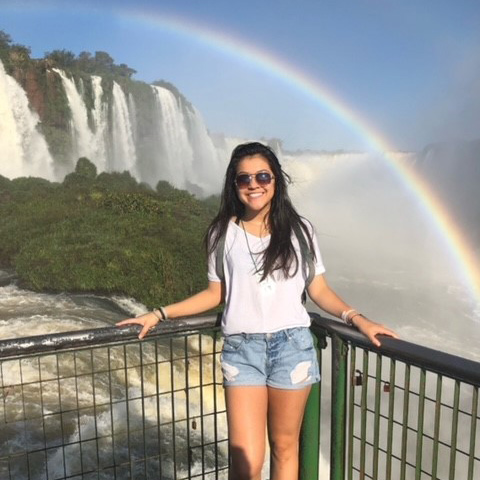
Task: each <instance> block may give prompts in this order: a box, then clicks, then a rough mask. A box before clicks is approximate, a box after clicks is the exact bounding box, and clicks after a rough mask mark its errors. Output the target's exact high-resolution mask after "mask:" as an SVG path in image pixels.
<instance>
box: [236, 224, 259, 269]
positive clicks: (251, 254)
mask: <svg viewBox="0 0 480 480" xmlns="http://www.w3.org/2000/svg"><path fill="white" fill-rule="evenodd" d="M241 222H242V229H243V234H244V235H245V241H246V242H247V248H248V253H249V254H250V258H251V259H252V262H253V265H254V267H255V275H259V276H261V271H260V269H259V268H258V266H257V262H256V261H255V257H254V256H253V253H252V250H251V249H250V242H249V241H248V236H247V231H246V230H245V225H244V224H243V220H241ZM256 255H258V254H256Z"/></svg>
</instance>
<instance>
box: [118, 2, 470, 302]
mask: <svg viewBox="0 0 480 480" xmlns="http://www.w3.org/2000/svg"><path fill="white" fill-rule="evenodd" d="M118 15H119V16H120V17H121V18H122V20H123V21H128V22H132V21H133V22H141V23H145V24H151V25H152V26H154V27H156V28H161V29H162V30H164V31H167V32H171V33H173V34H175V35H181V36H185V37H187V38H190V39H192V40H193V41H195V42H198V43H202V44H204V45H205V46H207V47H209V48H213V49H215V50H217V51H220V52H223V53H224V54H225V55H227V56H230V57H234V58H235V59H236V60H238V61H243V62H246V63H248V64H249V65H252V66H254V67H256V68H257V69H259V70H261V71H264V72H265V73H266V74H268V75H270V76H273V77H275V78H277V79H278V80H280V81H282V82H283V83H285V84H287V85H288V86H289V87H291V88H293V89H295V90H297V91H300V92H301V93H302V94H303V95H305V96H307V97H308V98H309V99H310V100H311V101H313V102H315V103H316V104H318V105H320V106H321V107H322V108H323V109H326V110H327V111H329V112H330V113H331V114H332V115H334V116H335V117H336V118H337V119H339V120H340V121H341V122H342V123H344V124H345V125H346V126H348V127H349V128H350V129H351V130H352V131H353V132H354V133H355V134H356V135H358V136H359V137H360V138H362V139H363V140H364V141H365V142H366V144H367V145H368V146H369V147H371V148H372V149H373V151H374V152H376V153H378V154H380V155H381V156H382V157H383V158H384V159H385V160H386V161H387V162H388V163H389V165H390V166H391V167H392V168H393V169H394V171H395V172H396V173H397V174H398V175H399V176H400V178H402V179H403V181H404V183H405V184H406V185H407V186H408V187H409V189H410V191H411V192H412V193H413V194H414V195H415V197H416V198H417V199H418V201H419V203H420V205H421V207H422V208H423V210H424V211H425V214H426V215H427V216H428V217H429V218H431V220H432V223H433V225H434V227H435V229H436V230H437V232H438V233H439V235H440V237H441V238H442V239H443V241H444V242H445V244H446V247H447V249H448V251H449V252H450V253H451V255H452V256H453V259H454V261H455V264H456V265H457V267H458V268H459V273H460V275H461V277H462V279H463V281H464V283H465V285H466V286H468V288H469V290H470V291H471V294H472V296H473V298H474V299H475V300H476V301H480V268H479V267H477V264H478V259H476V257H475V254H474V250H473V248H472V247H471V246H470V245H469V244H468V242H467V240H466V239H465V237H464V235H463V234H462V232H461V231H460V229H459V228H458V226H457V225H456V223H455V221H454V219H453V218H452V217H451V215H450V214H449V212H448V211H447V209H446V208H445V206H444V205H443V204H442V202H441V201H440V200H439V199H438V197H437V196H436V195H435V194H434V192H433V191H432V190H431V188H430V187H429V186H428V184H427V183H426V182H425V181H424V180H423V179H422V178H420V176H419V175H417V174H416V173H415V172H414V171H413V170H412V169H411V168H409V167H408V165H407V163H406V162H401V161H400V160H399V159H398V158H397V157H396V156H395V155H394V153H393V152H394V151H395V148H394V147H393V146H392V145H391V144H390V143H389V141H388V140H387V139H385V138H384V137H383V136H382V135H381V134H380V133H379V132H378V131H376V130H375V129H374V127H373V126H372V125H370V124H369V122H368V121H367V120H366V119H365V118H362V117H361V116H360V115H359V114H358V113H356V112H354V111H353V110H352V108H350V107H349V106H348V105H347V104H346V103H345V102H344V101H342V99H341V98H340V97H339V96H338V95H336V94H335V93H334V92H333V91H332V90H331V89H329V88H328V87H327V86H326V85H324V84H322V83H321V82H320V81H319V80H318V79H316V78H312V77H310V76H309V75H307V74H306V73H305V72H303V71H301V70H300V69H299V68H297V67H296V66H295V65H292V64H290V63H287V62H286V61H285V60H283V59H282V58H280V57H278V56H276V55H275V54H273V53H271V52H267V51H265V50H262V49H260V48H258V46H254V45H252V44H249V43H248V42H247V41H245V39H243V38H237V37H235V36H233V35H231V34H230V33H229V34H228V35H226V34H224V33H222V32H221V31H218V30H214V29H212V28H210V27H207V26H204V25H201V24H199V23H197V22H192V21H191V20H190V19H188V18H185V17H180V16H177V15H172V14H164V13H159V12H155V11H151V10H149V11H141V10H138V9H134V10H128V11H127V10H121V11H120V12H119V14H118Z"/></svg>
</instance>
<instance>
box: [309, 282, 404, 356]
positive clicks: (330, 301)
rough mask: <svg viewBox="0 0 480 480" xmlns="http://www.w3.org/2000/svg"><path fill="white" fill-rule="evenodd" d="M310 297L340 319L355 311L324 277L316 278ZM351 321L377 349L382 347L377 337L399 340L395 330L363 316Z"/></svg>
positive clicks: (357, 316) (354, 317)
mask: <svg viewBox="0 0 480 480" xmlns="http://www.w3.org/2000/svg"><path fill="white" fill-rule="evenodd" d="M308 295H309V296H310V298H311V299H312V301H313V302H315V304H316V305H318V306H319V307H320V308H321V309H322V310H324V311H325V312H327V313H330V314H331V315H333V316H335V317H338V318H340V317H341V316H342V313H343V312H348V311H350V310H353V309H352V307H350V305H348V304H347V303H345V302H344V301H343V300H342V299H341V298H340V297H339V296H338V295H337V294H336V293H335V292H334V291H333V290H332V289H331V288H330V286H329V285H328V283H327V281H326V280H325V277H324V276H323V275H317V276H315V278H314V279H313V281H312V283H311V284H310V285H309V287H308ZM351 319H352V324H353V325H354V326H355V327H357V328H358V329H359V330H360V331H361V332H362V333H363V334H364V335H366V336H367V337H368V338H369V339H370V341H371V342H372V343H373V344H374V345H376V346H377V347H378V346H380V342H379V340H378V339H377V335H388V336H390V337H394V338H398V335H397V334H396V333H395V332H394V331H393V330H390V329H388V328H387V327H385V326H384V325H380V324H378V323H375V322H372V321H371V320H369V319H368V318H367V317H365V316H363V315H354V316H353V317H351Z"/></svg>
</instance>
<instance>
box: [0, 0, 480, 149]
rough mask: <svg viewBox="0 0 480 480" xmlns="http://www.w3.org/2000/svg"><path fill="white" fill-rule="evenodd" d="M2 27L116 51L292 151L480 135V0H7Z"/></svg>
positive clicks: (240, 129)
mask: <svg viewBox="0 0 480 480" xmlns="http://www.w3.org/2000/svg"><path fill="white" fill-rule="evenodd" d="M0 30H3V31H4V32H6V33H8V34H9V35H10V36H11V37H12V40H13V42H14V43H18V44H21V45H25V46H28V47H30V49H31V52H32V57H34V58H41V57H43V56H44V54H45V53H46V52H49V51H52V50H56V49H59V50H61V49H66V50H70V51H72V52H73V53H75V54H77V55H78V54H79V53H80V52H82V51H88V52H91V53H94V52H96V51H105V52H108V53H109V54H110V55H111V56H112V57H113V59H114V60H115V63H117V64H120V63H125V64H127V65H128V66H129V67H131V68H133V69H135V70H136V71H137V73H136V74H135V76H134V78H135V79H137V80H141V81H145V82H153V81H155V80H160V79H162V80H166V81H169V82H171V83H173V84H174V85H175V86H176V87H177V88H178V89H179V90H180V91H181V92H182V94H183V95H184V96H185V97H186V98H187V99H188V100H189V101H190V102H191V103H192V104H193V105H195V107H197V109H198V110H199V111H200V113H201V114H202V116H203V118H204V120H205V123H206V125H207V128H208V129H209V130H210V131H211V132H213V133H223V134H225V135H228V136H234V137H241V138H249V139H253V138H255V139H259V138H266V139H268V138H279V139H281V140H282V141H283V145H284V148H285V149H287V150H306V149H311V150H329V151H331V150H364V149H367V148H369V141H368V139H369V137H372V135H373V133H372V132H375V135H376V136H377V137H378V138H381V139H382V144H383V145H385V146H388V148H391V149H395V150H408V151H412V150H414V151H418V150H421V149H422V148H424V147H425V146H426V145H428V144H430V143H435V142H444V141H458V140H472V139H477V138H480V2H478V0H471V1H470V0H455V1H453V0H336V1H334V0H263V1H262V0H242V1H241V2H238V1H236V0H229V1H225V0H203V1H199V0H156V1H153V0H149V1H147V0H135V1H131V0H115V1H113V0H101V1H99V0H97V1H94V2H92V1H90V0H82V1H81V2H79V1H78V0H76V1H70V0H61V1H60V0H55V1H48V0H44V1H22V0H15V1H11V0H0Z"/></svg>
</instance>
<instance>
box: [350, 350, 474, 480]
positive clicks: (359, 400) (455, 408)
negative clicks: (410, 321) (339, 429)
mask: <svg viewBox="0 0 480 480" xmlns="http://www.w3.org/2000/svg"><path fill="white" fill-rule="evenodd" d="M350 378H351V386H350V391H349V416H348V432H347V439H348V441H347V443H348V462H347V472H348V475H347V478H348V479H367V478H368V479H385V480H388V479H395V480H407V479H408V480H410V479H412V480H413V479H415V480H417V479H461V480H474V479H475V478H478V477H475V476H474V472H477V473H476V474H477V475H478V472H479V471H480V428H479V427H480V417H479V411H478V386H475V385H471V384H468V383H465V382H461V381H460V380H458V379H454V378H450V377H448V376H444V375H442V374H441V373H436V372H432V371H429V370H428V369H426V368H422V367H419V366H411V365H409V364H408V363H404V362H400V361H397V360H394V359H391V358H388V357H385V356H382V355H381V354H379V353H374V352H369V351H368V350H364V349H362V348H358V347H355V346H353V347H352V348H351V357H350Z"/></svg>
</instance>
